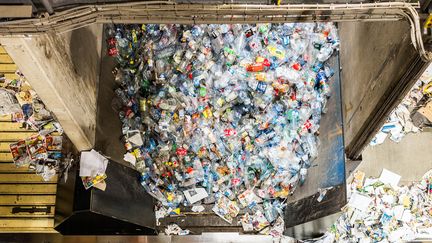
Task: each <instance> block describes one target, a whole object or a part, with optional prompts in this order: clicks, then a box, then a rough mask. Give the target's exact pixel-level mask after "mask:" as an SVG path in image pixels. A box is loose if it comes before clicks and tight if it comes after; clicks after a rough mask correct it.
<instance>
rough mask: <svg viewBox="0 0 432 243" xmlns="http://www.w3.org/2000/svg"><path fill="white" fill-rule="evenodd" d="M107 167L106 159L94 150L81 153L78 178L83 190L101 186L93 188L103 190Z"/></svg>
mask: <svg viewBox="0 0 432 243" xmlns="http://www.w3.org/2000/svg"><path fill="white" fill-rule="evenodd" d="M107 165H108V159H107V158H105V157H104V156H103V155H101V154H100V153H99V152H97V151H95V150H94V149H92V150H90V151H83V152H81V158H80V170H79V176H80V177H81V179H82V182H83V185H84V187H85V189H89V188H91V187H93V186H95V185H97V184H101V185H98V186H95V187H96V188H98V189H101V190H103V191H104V190H105V188H106V184H105V179H106V178H107V175H106V174H105V170H106V168H107Z"/></svg>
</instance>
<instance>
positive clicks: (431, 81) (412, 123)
mask: <svg viewBox="0 0 432 243" xmlns="http://www.w3.org/2000/svg"><path fill="white" fill-rule="evenodd" d="M431 97H432V65H429V67H428V68H427V69H426V71H425V72H424V73H423V74H422V76H421V77H420V79H419V80H418V81H417V82H416V83H415V84H414V86H413V87H412V88H411V90H410V92H409V93H408V94H407V95H406V96H405V98H404V99H403V100H402V102H401V103H400V104H399V105H398V106H397V107H396V108H395V109H394V110H393V111H392V112H391V113H390V116H389V117H388V119H387V121H386V123H385V124H384V125H383V126H382V128H381V129H380V130H379V131H378V133H377V134H376V135H375V137H374V138H373V139H372V141H371V142H370V145H372V146H374V145H378V144H382V143H383V142H384V141H385V140H386V138H387V137H389V138H390V139H391V140H392V141H394V142H397V143H398V142H400V141H401V140H402V138H403V137H404V136H405V135H406V134H408V133H417V132H420V131H421V130H422V128H423V127H430V126H432V100H431Z"/></svg>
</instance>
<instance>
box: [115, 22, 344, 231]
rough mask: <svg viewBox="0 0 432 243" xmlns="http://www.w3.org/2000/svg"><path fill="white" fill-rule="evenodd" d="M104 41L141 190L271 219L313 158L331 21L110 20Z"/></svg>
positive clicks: (333, 35) (177, 202) (333, 41)
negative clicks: (189, 22) (184, 22)
mask: <svg viewBox="0 0 432 243" xmlns="http://www.w3.org/2000/svg"><path fill="white" fill-rule="evenodd" d="M107 43H108V54H109V55H111V56H115V57H116V59H117V61H118V66H117V67H116V69H115V70H114V72H113V73H114V75H115V77H116V81H117V82H118V83H119V85H120V88H118V89H116V90H115V93H116V95H117V97H118V99H119V100H121V103H122V105H123V109H122V110H121V111H120V112H119V117H120V119H121V121H122V123H123V127H122V131H123V135H124V139H125V147H126V149H127V154H126V155H125V159H126V160H127V161H130V162H131V163H132V164H134V165H135V167H136V169H137V170H138V171H140V172H141V173H142V178H141V180H142V185H143V186H144V187H145V189H146V190H147V192H148V193H149V194H151V195H152V196H154V197H155V198H156V199H158V200H159V201H160V202H161V204H162V205H163V206H164V207H165V208H168V209H169V211H171V212H176V211H175V209H176V208H178V207H179V206H181V205H183V206H193V205H197V204H202V203H213V202H215V207H214V208H213V211H214V212H215V213H216V214H218V215H219V216H221V217H222V218H224V219H225V220H226V221H228V222H231V221H232V218H235V217H236V215H237V213H238V212H239V209H241V208H244V209H245V210H246V211H248V212H250V214H252V215H257V212H259V213H258V216H260V220H261V221H265V220H266V221H268V222H267V223H268V224H266V223H264V225H269V224H271V223H272V222H275V221H276V219H277V218H278V214H282V208H283V203H282V202H283V200H284V199H285V198H287V197H288V196H289V195H290V194H292V193H293V192H294V190H295V189H296V187H297V186H298V185H301V184H302V183H303V182H304V180H305V178H306V175H307V169H308V168H309V167H310V166H311V163H312V162H313V160H314V159H315V158H316V157H317V156H318V154H317V151H318V149H317V146H318V137H317V134H318V129H319V122H320V119H321V114H322V111H323V109H324V107H325V104H326V101H327V99H328V97H329V96H330V94H329V93H330V88H329V78H330V77H331V76H332V75H333V71H332V70H331V68H330V67H329V66H328V65H326V64H325V62H326V60H327V59H329V58H330V56H331V55H332V53H333V51H334V50H335V49H337V48H338V46H339V40H338V36H337V30H336V28H335V26H334V25H333V24H332V23H310V24H256V25H212V24H210V25H156V24H147V25H116V26H113V27H112V28H111V29H110V30H109V31H108V39H107ZM186 192H187V193H186ZM186 194H187V195H186ZM177 212H178V211H177ZM253 218H254V217H252V219H251V220H252V221H253ZM254 226H255V225H254ZM253 229H254V230H260V228H259V227H258V228H257V227H253Z"/></svg>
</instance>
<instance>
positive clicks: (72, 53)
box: [0, 24, 102, 150]
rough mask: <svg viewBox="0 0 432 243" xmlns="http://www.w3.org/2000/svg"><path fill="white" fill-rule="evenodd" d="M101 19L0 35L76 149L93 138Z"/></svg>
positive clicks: (1, 40) (89, 144) (88, 144)
mask: <svg viewBox="0 0 432 243" xmlns="http://www.w3.org/2000/svg"><path fill="white" fill-rule="evenodd" d="M101 37H102V25H97V24H95V25H91V26H88V27H84V28H80V29H77V30H74V31H71V32H67V33H63V34H44V35H39V36H30V37H14V38H7V37H2V38H0V43H1V44H2V45H4V47H5V49H6V50H7V51H8V53H9V54H10V56H11V57H12V58H13V60H14V61H15V62H16V63H17V65H18V68H19V70H20V71H21V72H22V73H23V74H24V75H25V76H26V77H27V79H28V81H29V82H30V84H31V85H32V86H33V88H34V89H35V90H36V92H37V93H38V94H39V96H40V97H41V98H42V100H43V101H44V102H45V104H46V105H47V106H48V109H50V110H51V111H52V112H53V113H54V114H55V115H56V116H57V118H58V120H59V122H60V123H61V124H62V126H63V128H64V130H65V132H66V134H67V135H68V136H69V138H70V139H71V140H72V142H73V143H74V144H75V145H76V147H77V148H78V149H79V150H82V149H89V148H91V147H92V146H93V144H94V138H95V127H96V97H97V85H98V80H99V68H100V58H101V55H100V52H101V44H102V39H101Z"/></svg>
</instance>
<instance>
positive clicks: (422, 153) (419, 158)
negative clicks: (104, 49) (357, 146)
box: [357, 129, 432, 185]
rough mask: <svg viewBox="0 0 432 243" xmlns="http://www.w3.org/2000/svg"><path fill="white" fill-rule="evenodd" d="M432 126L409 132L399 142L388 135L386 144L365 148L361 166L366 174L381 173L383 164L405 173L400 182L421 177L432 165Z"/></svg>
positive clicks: (387, 167) (359, 167)
mask: <svg viewBox="0 0 432 243" xmlns="http://www.w3.org/2000/svg"><path fill="white" fill-rule="evenodd" d="M431 148H432V129H424V131H423V132H421V133H415V134H413V133H411V134H408V135H406V136H405V137H404V138H403V139H402V141H400V142H399V143H395V142H393V141H391V140H390V139H388V138H387V139H386V141H385V142H384V143H383V144H380V145H376V146H368V147H367V148H366V149H365V150H364V151H363V161H362V162H361V163H360V165H359V166H358V167H357V169H358V170H361V171H363V172H365V173H366V176H374V177H378V176H379V175H380V174H381V171H382V169H383V168H386V169H388V170H390V171H393V172H395V173H397V174H399V175H401V176H402V178H401V181H400V184H405V185H406V184H410V183H411V182H413V181H418V180H419V179H420V178H421V177H422V176H423V174H424V173H425V172H427V171H428V170H430V169H432V149H431Z"/></svg>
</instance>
